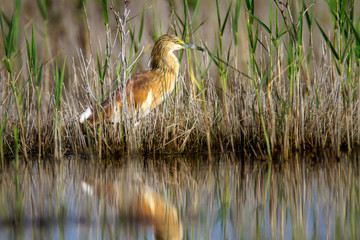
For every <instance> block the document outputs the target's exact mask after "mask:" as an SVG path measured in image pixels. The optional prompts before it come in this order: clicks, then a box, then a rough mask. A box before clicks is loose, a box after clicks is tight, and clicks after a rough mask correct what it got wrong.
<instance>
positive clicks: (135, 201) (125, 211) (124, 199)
mask: <svg viewBox="0 0 360 240" xmlns="http://www.w3.org/2000/svg"><path fill="white" fill-rule="evenodd" d="M81 187H82V189H83V191H84V192H85V193H87V194H88V195H90V196H95V197H98V198H99V199H104V200H105V201H106V204H110V205H111V206H113V207H115V208H116V209H117V211H118V214H119V215H121V216H125V217H126V218H128V219H129V220H132V221H135V222H139V223H142V224H149V225H151V226H152V227H153V228H154V234H155V239H158V240H160V239H164V240H180V239H182V238H183V226H182V223H181V220H180V218H179V216H178V214H177V210H176V208H175V206H174V205H173V204H171V203H169V202H168V201H166V200H165V199H164V198H163V197H161V196H160V195H159V194H158V193H156V192H155V191H154V190H153V189H152V188H151V187H150V186H148V185H145V184H141V183H134V184H133V185H132V187H131V188H130V187H129V185H128V184H127V185H126V186H125V184H121V183H120V182H111V183H109V182H106V183H104V182H100V181H99V182H96V183H90V182H85V181H83V182H82V183H81Z"/></svg>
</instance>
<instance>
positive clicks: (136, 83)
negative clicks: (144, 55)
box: [87, 71, 155, 125]
mask: <svg viewBox="0 0 360 240" xmlns="http://www.w3.org/2000/svg"><path fill="white" fill-rule="evenodd" d="M154 78H155V74H154V72H152V71H145V72H140V73H138V74H136V75H135V76H134V77H133V78H131V80H130V81H129V82H128V83H127V84H126V99H127V103H128V104H131V105H132V106H134V107H135V109H136V108H138V107H139V106H141V105H142V104H143V103H144V101H146V99H147V95H148V93H149V91H150V90H151V87H152V82H153V81H154ZM122 94H123V88H121V87H120V88H119V89H117V90H116V91H115V92H114V93H112V94H111V95H110V97H108V98H107V99H105V100H104V101H103V102H102V103H101V110H100V111H99V112H100V113H101V118H100V117H99V112H98V111H96V109H94V108H92V110H93V111H92V112H93V113H92V114H91V115H90V116H89V118H88V119H87V121H88V122H89V123H90V124H91V125H96V124H98V123H99V121H100V119H105V118H106V119H110V120H116V119H117V118H119V116H117V115H119V114H120V113H121V107H122V102H121V99H122ZM130 96H132V97H131V98H130Z"/></svg>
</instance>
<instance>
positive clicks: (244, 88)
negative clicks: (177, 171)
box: [0, 0, 360, 160]
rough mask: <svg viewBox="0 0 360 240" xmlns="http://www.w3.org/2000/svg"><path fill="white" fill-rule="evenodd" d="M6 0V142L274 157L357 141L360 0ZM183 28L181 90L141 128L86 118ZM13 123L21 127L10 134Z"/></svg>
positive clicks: (36, 149)
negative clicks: (188, 47)
mask: <svg viewBox="0 0 360 240" xmlns="http://www.w3.org/2000/svg"><path fill="white" fill-rule="evenodd" d="M257 2H258V3H257V4H258V5H256V4H255V1H253V0H243V1H242V0H233V1H210V0H209V1H198V0H192V1H186V0H184V1H180V2H179V1H177V2H175V1H170V0H169V1H160V0H159V1H150V2H146V1H145V2H143V3H140V2H136V3H135V2H132V1H124V2H122V1H121V2H115V3H113V2H112V1H107V0H102V1H101V2H98V1H92V0H89V1H60V2H51V1H41V0H39V1H36V5H35V4H34V3H33V2H32V1H30V0H29V1H28V0H24V1H21V0H17V1H13V2H8V1H6V3H5V2H4V1H2V3H1V9H0V10H1V41H0V54H1V60H2V65H1V68H0V80H1V81H0V101H1V102H0V104H1V108H0V153H1V158H2V160H4V158H5V156H6V155H14V154H15V152H16V149H15V148H16V145H17V144H15V142H16V141H18V146H19V152H20V153H21V154H23V155H24V156H25V159H28V156H27V155H28V154H38V156H39V159H40V156H41V155H42V154H49V153H50V154H54V155H55V156H56V157H57V158H60V157H61V156H62V155H63V154H67V153H75V154H89V155H90V154H91V155H96V156H99V157H101V156H104V155H113V154H119V153H121V154H126V153H130V152H143V153H182V152H198V151H233V152H239V153H241V154H245V155H255V156H256V157H258V158H268V159H271V158H272V157H273V156H275V155H277V154H278V153H281V155H282V156H284V157H285V158H287V156H289V155H290V154H291V153H292V152H293V151H297V150H299V151H303V150H308V149H319V148H329V149H331V150H332V151H333V152H334V153H335V154H337V155H338V156H339V155H340V151H341V150H346V151H351V150H352V149H354V148H355V147H356V146H358V144H359V141H360V121H359V119H360V117H359V116H360V110H359V107H358V105H359V101H360V98H359V95H360V90H359V89H360V88H359V87H360V82H359V79H360V77H359V73H360V70H359V64H360V50H359V49H360V30H359V16H358V12H359V4H358V2H356V1H355V0H351V1H340V0H328V1H276V0H269V1H266V0H263V1H257ZM165 33H172V34H177V35H178V36H181V37H182V38H183V39H184V40H186V41H188V42H193V43H195V44H197V45H200V46H202V47H204V48H206V49H207V52H205V53H203V54H201V53H194V52H190V51H187V52H185V51H183V52H180V53H179V54H178V57H179V60H181V72H180V76H179V81H178V84H177V86H176V89H175V91H174V93H173V94H172V95H171V96H170V97H169V98H167V100H166V101H165V102H164V104H163V105H162V106H160V107H158V108H157V109H155V110H154V111H153V112H152V113H151V114H150V115H149V116H147V117H145V118H144V119H142V121H141V124H140V126H139V127H136V128H135V127H133V123H132V121H133V119H132V118H131V116H126V117H125V119H124V122H123V123H122V124H117V125H114V124H110V123H108V122H104V123H103V124H101V125H100V126H97V127H96V128H90V127H89V126H86V125H81V124H80V123H79V121H78V120H79V115H80V113H81V112H82V111H84V110H85V108H86V106H88V105H93V106H96V105H98V104H99V103H100V102H101V101H102V100H104V98H106V97H107V96H108V95H109V93H110V92H111V91H113V90H114V89H115V88H117V87H119V86H121V85H122V84H124V83H125V82H126V81H127V79H129V77H131V76H132V75H134V74H135V73H136V72H138V71H140V70H145V69H147V66H146V65H147V60H148V59H149V58H148V56H149V52H150V50H149V49H151V45H152V44H153V42H154V41H155V40H156V39H157V38H158V37H159V36H160V35H162V34H165ZM15 132H16V134H15Z"/></svg>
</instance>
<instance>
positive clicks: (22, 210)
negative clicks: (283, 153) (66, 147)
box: [0, 153, 360, 239]
mask: <svg viewBox="0 0 360 240" xmlns="http://www.w3.org/2000/svg"><path fill="white" fill-rule="evenodd" d="M14 165H15V164H14V160H10V161H9V162H7V163H6V164H5V166H4V168H2V170H1V172H0V239H162V238H163V239H181V238H182V239H256V238H257V239H304V238H305V239H326V238H328V239H359V238H360V230H359V227H360V200H359V199H360V197H359V186H360V177H359V160H358V155H357V154H354V155H343V156H342V157H341V158H340V159H333V157H332V155H331V154H326V153H323V154H320V155H306V156H294V157H293V159H291V160H289V161H280V162H276V163H272V164H269V163H266V162H262V161H256V160H253V159H238V158H236V157H234V156H233V155H219V156H214V157H213V160H212V162H211V163H210V162H209V160H208V158H207V156H204V155H202V156H192V157H178V156H169V157H163V158H160V159H159V158H158V159H149V158H147V159H145V158H143V157H139V156H137V157H129V158H124V159H112V160H102V161H98V160H91V159H81V158H76V157H74V156H71V157H64V158H63V159H62V160H61V161H53V160H52V159H46V160H44V161H42V162H41V163H40V164H38V162H37V161H31V162H29V163H27V164H25V163H24V162H23V161H22V160H20V164H19V166H18V168H17V169H16V168H15V166H14Z"/></svg>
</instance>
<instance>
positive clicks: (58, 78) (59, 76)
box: [54, 61, 66, 159]
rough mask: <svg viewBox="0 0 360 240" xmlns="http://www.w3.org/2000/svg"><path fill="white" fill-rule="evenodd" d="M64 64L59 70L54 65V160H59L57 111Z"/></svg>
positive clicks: (59, 145)
mask: <svg viewBox="0 0 360 240" xmlns="http://www.w3.org/2000/svg"><path fill="white" fill-rule="evenodd" d="M65 63H66V61H64V63H63V65H62V67H61V68H59V66H58V65H57V64H56V67H55V72H54V78H55V96H54V98H55V123H54V124H55V128H54V136H55V138H54V142H55V151H54V153H55V159H60V158H61V139H62V135H61V128H62V124H61V121H62V118H61V116H59V110H60V107H61V98H62V87H63V83H64V73H65Z"/></svg>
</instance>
